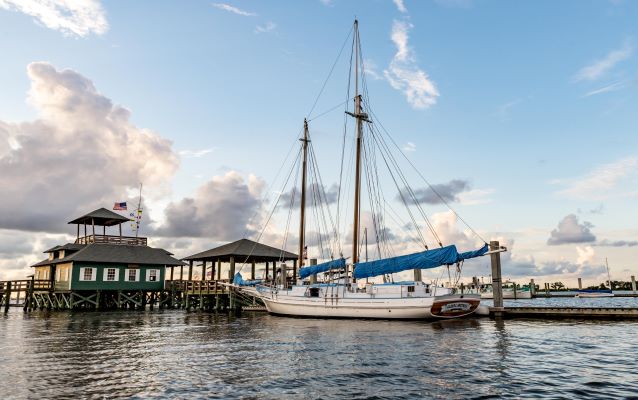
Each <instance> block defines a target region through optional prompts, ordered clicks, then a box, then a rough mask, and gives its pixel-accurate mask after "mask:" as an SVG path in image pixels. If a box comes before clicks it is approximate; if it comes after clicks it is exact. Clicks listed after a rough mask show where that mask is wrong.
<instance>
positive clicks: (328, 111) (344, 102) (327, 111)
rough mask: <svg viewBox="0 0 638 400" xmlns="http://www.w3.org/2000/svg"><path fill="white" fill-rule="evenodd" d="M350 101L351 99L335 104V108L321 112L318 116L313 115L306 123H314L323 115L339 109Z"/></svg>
mask: <svg viewBox="0 0 638 400" xmlns="http://www.w3.org/2000/svg"><path fill="white" fill-rule="evenodd" d="M350 100H352V99H347V100H346V101H343V102H341V103H339V104H337V105H336V106H334V107H332V108H330V109H328V110H326V111H324V112H322V113H320V114H317V115H315V116H314V117H313V118H312V119H309V120H308V122H311V121H314V120H316V119H318V118H321V117H323V116H324V115H326V114H328V113H330V112H332V111H334V110H336V109H337V108H339V107H341V106H342V105H344V104H347V103H348V102H349V101H350Z"/></svg>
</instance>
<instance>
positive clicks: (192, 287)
mask: <svg viewBox="0 0 638 400" xmlns="http://www.w3.org/2000/svg"><path fill="white" fill-rule="evenodd" d="M228 282H230V281H229V280H227V279H223V280H219V281H201V280H191V281H187V280H172V281H171V280H167V281H164V289H166V290H174V291H177V292H186V293H188V294H222V293H227V292H228V288H227V287H226V286H224V285H222V284H221V283H228Z"/></svg>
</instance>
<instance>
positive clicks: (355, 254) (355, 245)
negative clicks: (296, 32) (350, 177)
mask: <svg viewBox="0 0 638 400" xmlns="http://www.w3.org/2000/svg"><path fill="white" fill-rule="evenodd" d="M354 60H355V61H354V117H355V118H356V120H357V142H356V146H357V147H356V149H357V150H356V159H355V160H356V161H355V162H356V163H355V178H354V209H353V210H354V224H353V231H352V265H353V266H354V265H355V264H356V263H357V262H359V214H360V210H359V208H360V206H361V200H360V199H359V192H360V189H361V140H362V127H361V119H362V117H363V116H362V115H361V96H360V95H359V21H358V20H356V19H355V20H354ZM353 277H354V270H353ZM353 281H354V278H353Z"/></svg>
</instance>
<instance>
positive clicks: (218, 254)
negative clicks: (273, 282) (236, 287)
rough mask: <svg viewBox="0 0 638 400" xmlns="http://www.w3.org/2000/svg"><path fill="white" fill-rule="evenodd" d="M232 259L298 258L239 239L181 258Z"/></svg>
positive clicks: (256, 260)
mask: <svg viewBox="0 0 638 400" xmlns="http://www.w3.org/2000/svg"><path fill="white" fill-rule="evenodd" d="M230 257H234V258H235V261H239V262H244V260H245V262H253V261H254V262H258V263H260V262H268V261H279V260H296V259H298V258H299V257H298V256H297V255H296V254H294V253H290V252H288V251H283V250H281V249H278V248H276V247H272V246H267V245H265V244H261V243H257V242H254V241H252V240H249V239H240V240H237V241H235V242H232V243H228V244H225V245H222V246H219V247H215V248H213V249H210V250H206V251H203V252H201V253H197V254H193V255H191V256H188V257H185V258H183V260H186V261H217V260H220V261H222V262H228V261H230Z"/></svg>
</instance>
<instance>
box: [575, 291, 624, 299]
mask: <svg viewBox="0 0 638 400" xmlns="http://www.w3.org/2000/svg"><path fill="white" fill-rule="evenodd" d="M575 297H583V298H590V297H592V298H593V297H614V294H613V293H612V291H611V290H609V289H582V290H579V291H578V292H577V293H576V296H575Z"/></svg>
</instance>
